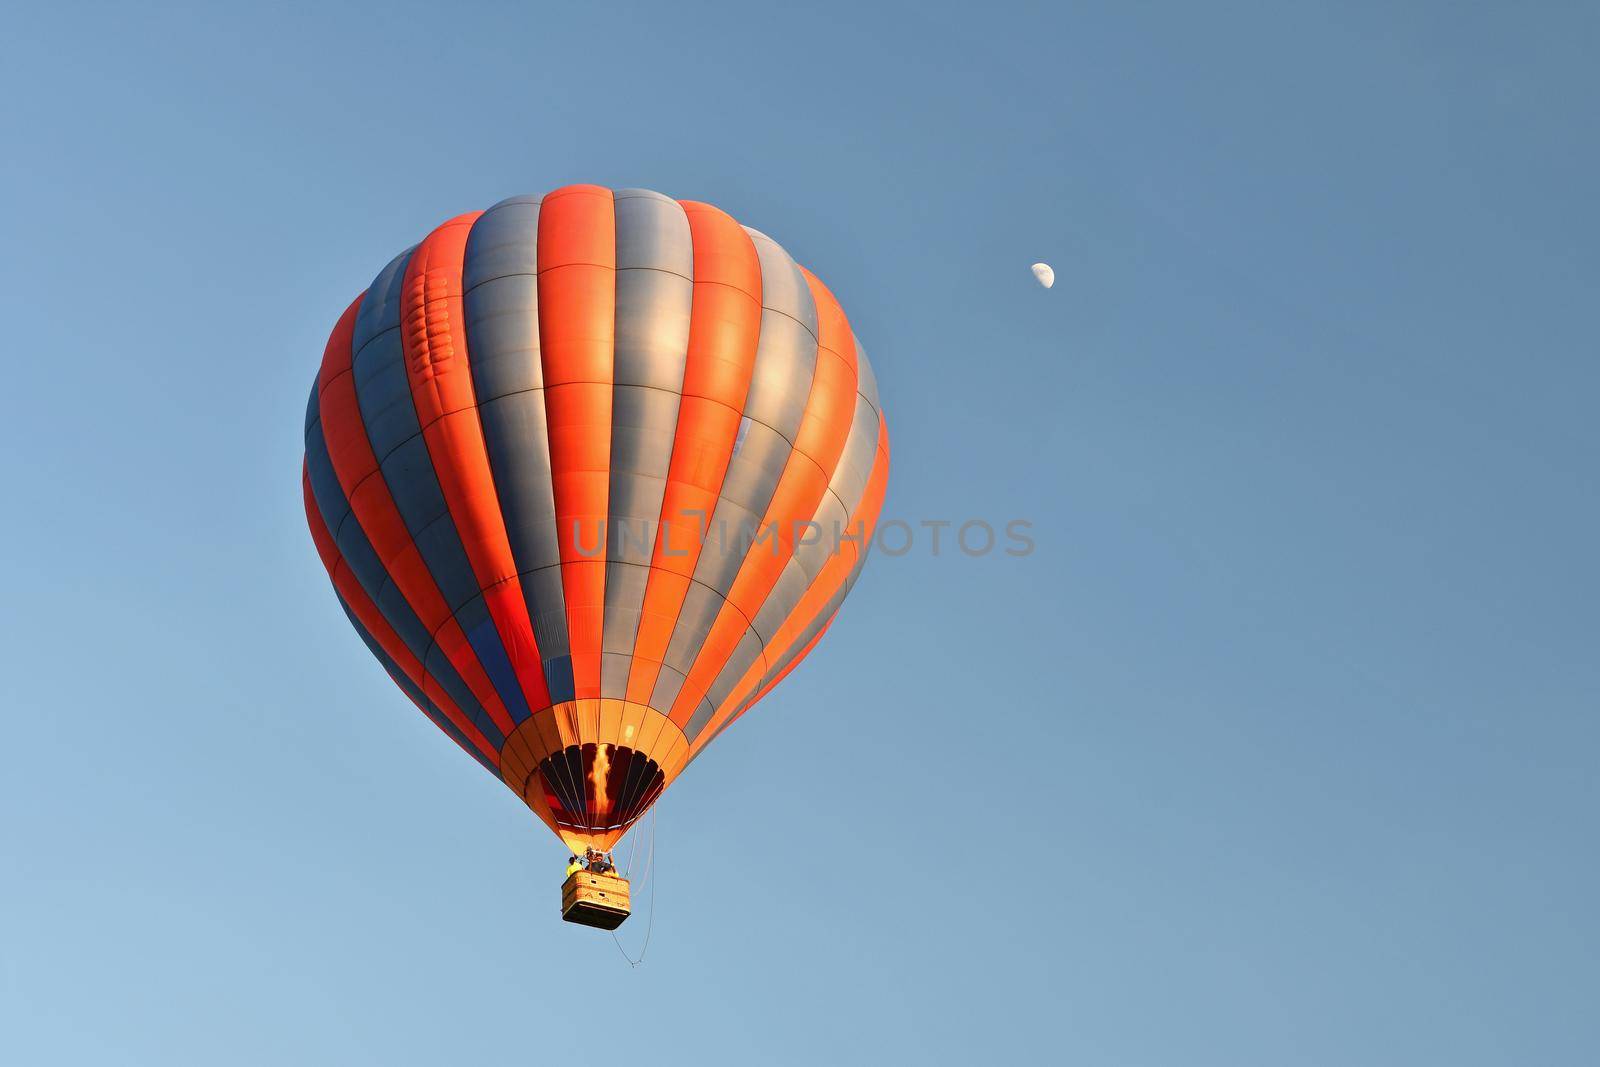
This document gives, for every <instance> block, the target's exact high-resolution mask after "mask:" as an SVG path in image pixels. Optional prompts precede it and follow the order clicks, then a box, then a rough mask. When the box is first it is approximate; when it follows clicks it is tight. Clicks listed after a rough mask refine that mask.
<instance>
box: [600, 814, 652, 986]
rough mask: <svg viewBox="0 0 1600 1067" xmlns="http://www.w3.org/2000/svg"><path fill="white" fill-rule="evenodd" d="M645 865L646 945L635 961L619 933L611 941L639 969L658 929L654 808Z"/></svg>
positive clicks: (630, 863)
mask: <svg viewBox="0 0 1600 1067" xmlns="http://www.w3.org/2000/svg"><path fill="white" fill-rule="evenodd" d="M633 848H634V852H635V853H637V852H638V849H639V840H638V838H635V839H634V842H633ZM644 864H645V872H644V877H643V878H642V879H641V880H640V886H641V887H642V886H643V885H644V884H645V883H646V882H648V883H649V885H650V912H649V915H648V916H647V918H646V921H645V928H644V944H643V945H641V946H640V947H639V958H638V959H633V958H632V957H630V956H629V955H628V950H627V949H625V948H623V947H622V939H621V938H620V937H618V936H617V932H616V931H615V930H613V931H611V940H612V941H613V942H615V944H616V946H617V951H618V952H620V953H622V958H623V959H625V960H627V961H628V966H629V967H632V968H637V967H638V966H639V965H640V964H641V963H643V962H644V956H645V953H646V952H649V951H650V935H651V934H652V933H654V932H655V928H656V880H655V870H656V809H655V807H654V806H652V807H651V808H650V847H649V848H648V849H647V850H646V851H645V861H644ZM628 874H629V875H632V874H633V857H632V856H630V857H629V858H628Z"/></svg>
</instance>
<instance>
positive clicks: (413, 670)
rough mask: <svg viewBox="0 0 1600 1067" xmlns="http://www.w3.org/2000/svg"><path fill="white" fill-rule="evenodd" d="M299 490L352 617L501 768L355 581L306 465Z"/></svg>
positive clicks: (496, 757) (484, 741)
mask: <svg viewBox="0 0 1600 1067" xmlns="http://www.w3.org/2000/svg"><path fill="white" fill-rule="evenodd" d="M300 489H301V493H302V495H303V496H304V498H305V506H306V523H307V524H308V525H309V526H310V527H311V540H312V541H314V542H315V543H316V546H317V555H319V556H321V557H322V565H323V567H325V568H327V571H328V577H329V578H330V579H332V580H333V587H334V588H335V589H337V590H338V592H339V595H340V596H341V597H343V598H344V602H345V603H346V604H348V605H349V606H350V611H351V613H352V614H354V615H355V617H356V618H357V619H359V620H361V625H362V626H364V627H366V629H367V632H368V633H369V634H371V635H372V637H373V640H375V641H377V642H378V647H379V648H382V649H383V650H384V652H386V653H388V655H389V658H390V659H392V660H393V661H394V662H395V665H396V666H397V667H399V668H400V670H401V671H402V672H403V673H404V674H405V676H406V677H407V678H409V679H410V680H411V681H412V683H413V684H415V685H416V686H417V688H418V689H421V690H422V691H423V693H424V694H425V695H426V696H427V698H428V699H429V700H431V701H433V703H434V706H435V707H437V708H438V709H439V710H440V711H442V712H443V713H444V715H445V717H446V718H448V719H449V720H450V722H451V723H452V724H453V725H454V726H455V728H456V729H457V730H460V731H461V735H462V736H463V737H465V738H466V739H467V740H469V741H471V742H472V746H473V747H474V748H476V749H477V750H478V751H479V752H481V753H483V754H484V755H485V756H487V757H488V759H489V762H490V763H492V764H493V765H494V766H496V767H498V766H500V753H499V752H498V751H497V750H496V749H495V747H494V745H493V744H491V743H490V742H489V739H488V738H486V737H484V736H483V734H482V733H481V732H479V730H478V728H477V727H476V726H474V725H473V724H472V721H471V720H470V719H468V718H467V717H466V716H465V715H463V714H462V713H461V709H460V708H458V707H456V705H455V702H454V701H452V700H451V699H450V696H449V694H447V693H446V692H445V691H444V689H443V688H441V687H440V685H439V683H438V682H436V681H434V678H433V675H431V674H429V673H428V672H427V671H426V670H425V669H424V668H423V666H422V664H421V662H419V661H418V659H417V657H416V656H414V655H412V654H411V650H410V649H409V648H407V647H406V645H405V642H404V641H402V640H400V635H399V634H397V633H395V632H394V630H393V628H391V627H390V625H389V623H388V620H386V619H385V618H384V617H383V613H382V612H380V611H379V610H378V606H377V605H376V604H374V603H373V602H372V598H370V597H369V596H367V592H366V590H364V589H362V588H361V583H360V582H359V581H357V580H356V576H355V574H354V573H353V572H352V571H351V570H350V566H349V564H347V563H346V562H345V561H344V557H343V556H341V555H340V554H339V549H338V547H337V546H336V545H335V544H334V543H333V535H332V534H330V533H329V532H328V524H327V523H325V522H323V520H322V509H321V508H319V507H317V501H316V498H315V497H314V496H313V495H312V492H311V476H310V475H309V474H308V473H307V471H306V468H305V464H304V463H302V464H301V468H300Z"/></svg>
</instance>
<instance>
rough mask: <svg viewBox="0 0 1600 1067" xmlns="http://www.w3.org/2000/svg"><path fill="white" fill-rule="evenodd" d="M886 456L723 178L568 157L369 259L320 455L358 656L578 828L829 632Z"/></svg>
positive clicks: (575, 836)
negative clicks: (653, 185) (669, 182)
mask: <svg viewBox="0 0 1600 1067" xmlns="http://www.w3.org/2000/svg"><path fill="white" fill-rule="evenodd" d="M888 471H889V442H888V432H887V429H886V423H885V421H884V417H883V413H882V411H881V410H880V408H879V404H878V394H877V387H876V384H875V382H874V380H873V376H872V370H871V368H870V366H869V364H868V362H867V357H866V354H865V353H864V352H863V351H862V349H861V345H860V343H859V342H858V341H857V339H856V338H855V336H854V334H853V333H852V332H851V329H850V323H849V321H848V320H847V319H846V318H845V314H844V312H843V310H842V309H841V308H840V306H839V304H838V303H837V302H836V301H835V300H834V297H833V295H832V294H831V293H830V292H829V291H828V290H827V288H826V287H824V286H823V284H822V283H821V282H819V281H818V280H817V279H816V278H815V277H814V276H812V275H811V274H810V273H809V272H808V271H806V270H805V268H803V267H800V266H798V265H797V264H796V263H795V262H794V261H793V260H792V259H791V258H790V257H789V255H788V254H787V253H786V252H785V251H784V250H783V249H782V248H781V247H779V246H778V244H777V243H776V242H774V241H773V240H772V239H771V238H769V237H767V236H765V235H764V234H761V233H758V232H757V231H755V230H752V229H749V228H747V227H741V226H740V225H739V224H738V223H737V222H735V221H734V220H733V219H732V218H731V217H729V216H728V215H726V214H724V213H723V212H721V211H719V210H717V209H716V208H714V207H711V206H710V205H707V204H700V203H694V202H690V201H677V200H673V199H671V198H669V197H666V196H662V195H660V194H659V193H653V192H649V191H646V190H641V189H624V190H617V191H615V192H613V191H612V190H610V189H605V188H601V187H598V186H592V185H575V186H568V187H565V188H562V189H557V190H556V191H554V192H552V193H549V194H547V195H545V196H543V197H537V196H522V197H513V198H512V199H510V200H505V201H502V202H501V203H499V204H496V205H495V206H494V207H492V208H490V209H489V210H487V211H483V212H474V213H472V214H468V215H462V216H460V217H458V218H454V219H451V220H450V221H448V222H446V223H444V224H443V225H442V226H440V227H439V228H438V229H436V230H434V231H433V232H432V233H430V234H428V235H427V236H426V237H424V238H423V240H422V241H421V243H419V244H417V245H416V246H415V247H413V248H410V249H408V250H406V251H405V252H402V253H401V254H400V255H399V256H397V257H395V259H394V260H393V261H392V262H390V263H389V265H388V266H386V267H385V268H384V269H383V270H382V271H380V272H379V274H378V276H377V277H376V278H375V279H374V280H373V282H372V284H371V285H370V286H369V287H368V288H367V290H366V292H365V293H363V294H362V295H361V296H360V297H358V298H357V299H356V300H355V302H354V303H352V304H351V305H350V307H349V308H348V309H347V310H346V311H345V313H344V314H343V315H342V316H341V317H340V319H339V321H338V324H337V325H336V326H335V327H334V330H333V335H332V336H331V337H330V338H329V339H328V345H327V350H326V351H325V352H324V354H323V359H322V368H321V371H320V373H319V374H318V376H317V382H316V386H315V388H314V389H313V390H312V394H311V403H310V407H309V409H308V411H307V415H306V453H305V468H304V478H303V481H304V488H305V504H306V515H307V519H308V521H309V523H310V526H311V535H312V537H313V539H314V540H315V542H316V546H317V550H318V552H319V553H320V554H321V557H322V561H323V563H324V565H326V567H327V570H328V574H329V576H330V577H331V578H332V579H333V585H334V588H335V590H336V591H337V593H338V596H339V600H340V602H341V604H342V606H343V607H344V610H345V613H346V614H347V615H348V616H349V617H350V621H351V624H352V625H353V626H354V627H355V629H356V632H357V633H358V634H360V636H361V639H362V640H363V641H364V642H365V643H366V645H367V647H368V648H369V649H370V650H371V652H372V654H373V655H374V656H375V657H377V659H378V661H379V662H380V663H382V664H383V666H384V669H385V670H387V671H388V672H389V675H390V676H391V677H392V678H393V679H394V681H395V684H396V685H398V686H399V687H400V689H401V690H402V691H404V692H405V694H406V695H407V696H408V697H410V698H411V700H412V701H413V702H414V703H415V704H416V705H417V706H418V707H419V708H420V709H421V710H422V711H423V713H424V714H426V715H427V716H428V717H429V718H430V719H432V720H433V722H434V723H435V724H436V725H437V726H438V727H439V728H440V729H441V730H443V731H444V732H445V733H446V734H448V735H449V736H450V737H451V738H452V739H453V740H454V741H455V742H456V743H457V744H458V745H460V746H461V747H462V748H463V749H465V750H466V751H467V752H468V753H469V754H470V755H472V756H473V757H474V758H475V759H477V760H478V762H479V763H481V764H483V765H484V766H485V767H486V768H488V769H489V770H490V771H492V772H494V773H495V774H496V775H498V776H499V777H500V778H501V779H502V780H503V781H504V782H505V783H506V785H507V786H508V787H510V789H511V790H512V791H513V792H515V793H516V794H517V795H518V796H520V797H522V799H523V800H524V801H525V802H526V803H527V805H528V806H529V807H530V808H531V809H532V810H533V811H534V812H535V813H536V814H537V815H538V816H539V817H540V818H541V819H542V820H544V822H545V823H546V824H548V825H549V826H550V827H551V828H552V829H553V830H555V831H556V832H557V833H559V834H560V835H561V836H562V837H563V838H564V839H565V840H566V841H567V842H568V844H569V845H571V846H572V847H573V848H574V849H579V850H581V849H582V848H585V847H595V848H601V849H604V848H609V847H610V846H611V845H612V844H613V843H615V841H616V839H617V838H618V837H620V836H621V835H622V833H623V831H625V830H626V829H627V827H628V826H629V825H630V824H631V823H632V822H633V821H634V820H636V819H637V818H638V817H639V816H640V815H641V814H642V813H643V812H644V811H645V810H646V809H647V808H649V806H650V805H651V804H652V803H653V802H654V801H655V799H656V798H657V797H658V796H659V795H660V793H661V791H662V790H663V789H664V788H666V786H667V785H668V784H669V783H671V782H672V780H673V779H674V778H675V777H676V776H677V775H678V773H679V772H680V771H681V770H682V769H683V767H684V766H685V764H686V763H687V762H688V761H689V760H690V759H692V758H693V757H694V756H695V755H696V754H697V753H699V752H700V751H701V750H702V749H703V748H704V746H705V745H706V744H707V743H708V742H709V741H710V740H711V739H712V738H713V737H715V736H716V735H717V734H718V732H719V731H721V730H722V729H723V728H724V727H726V726H727V725H728V724H729V723H730V722H732V721H733V720H734V719H736V718H737V717H738V716H739V715H741V714H743V712H744V711H745V710H746V709H748V708H749V707H750V706H751V705H752V704H754V703H755V702H756V701H757V700H759V699H760V698H761V697H762V696H763V695H765V694H766V693H767V692H768V691H769V690H770V689H771V688H772V687H773V686H774V685H776V684H777V683H778V682H779V681H780V680H781V679H782V678H783V677H784V675H786V674H787V673H788V672H789V671H790V670H792V669H793V668H794V666H795V665H796V664H797V663H798V662H799V661H800V660H801V659H802V658H804V656H805V655H806V654H807V653H808V652H810V650H811V649H812V648H813V647H814V646H815V645H816V643H817V641H818V639H819V638H820V637H821V636H822V633H823V631H825V630H826V629H827V627H828V624H829V623H830V622H831V621H832V619H833V617H834V614H835V613H836V612H837V611H838V609H839V605H840V603H841V602H842V601H843V600H844V597H845V595H846V594H847V593H848V592H849V590H850V588H851V586H852V585H853V584H854V582H855V580H856V578H857V575H858V574H859V573H860V571H861V567H862V564H863V563H864V562H865V559H866V551H865V549H866V545H867V543H868V541H869V539H870V537H871V534H872V530H873V525H874V523H875V522H876V520H877V517H878V512H879V508H880V506H881V504H882V501H883V494H884V487H885V483H886V481H887V478H888Z"/></svg>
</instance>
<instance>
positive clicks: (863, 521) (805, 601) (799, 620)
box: [695, 412, 889, 751]
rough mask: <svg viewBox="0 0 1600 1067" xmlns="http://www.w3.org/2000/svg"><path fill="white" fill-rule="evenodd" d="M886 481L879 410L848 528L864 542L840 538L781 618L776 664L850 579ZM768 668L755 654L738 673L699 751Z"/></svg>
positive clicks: (772, 648) (885, 435)
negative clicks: (873, 450) (872, 453)
mask: <svg viewBox="0 0 1600 1067" xmlns="http://www.w3.org/2000/svg"><path fill="white" fill-rule="evenodd" d="M888 485H889V426H888V423H887V422H886V421H885V420H884V417H883V415H882V413H881V412H880V413H879V415H878V447H877V455H876V458H875V459H874V460H873V464H872V473H871V474H870V475H869V476H868V477H867V485H866V489H865V490H864V491H863V492H862V494H861V501H860V503H859V504H857V505H856V511H855V514H853V515H851V516H850V525H849V529H848V531H847V532H849V533H851V534H852V535H854V534H855V533H856V532H857V527H858V526H859V528H860V534H861V537H862V541H861V543H860V544H859V545H858V544H857V543H856V542H854V541H845V542H842V543H841V545H840V548H839V552H838V553H837V554H836V555H834V556H833V557H832V558H831V559H829V560H828V562H827V563H825V564H823V567H822V571H821V572H820V573H819V574H818V575H817V577H816V580H815V581H813V582H812V583H811V586H810V588H808V589H807V590H806V592H805V595H804V596H802V597H801V598H800V603H798V604H796V605H795V608H794V611H792V612H790V613H789V617H788V618H787V619H785V620H784V621H783V624H782V625H780V626H779V627H778V630H777V632H776V633H775V634H773V635H772V641H771V642H770V643H769V644H768V645H767V650H766V656H765V660H766V663H768V664H770V663H775V662H777V661H778V660H780V659H782V658H783V656H784V654H785V653H786V652H787V651H788V649H789V647H790V646H791V645H793V644H794V643H795V641H796V640H798V639H799V637H800V635H801V634H802V633H804V632H805V628H806V627H807V626H809V625H810V624H811V622H812V621H813V620H814V619H815V618H816V617H817V615H818V614H819V613H820V612H821V611H823V609H825V608H826V607H827V606H828V601H830V600H832V599H833V595H834V594H835V593H837V592H838V591H839V589H840V587H842V586H843V585H844V583H845V582H846V581H847V580H848V579H849V577H850V572H851V570H853V569H854V567H855V562H856V560H857V558H859V555H860V553H861V551H862V550H863V548H864V546H865V545H868V544H871V542H872V534H873V531H874V530H876V529H877V524H878V516H879V514H880V513H881V512H882V510H883V496H884V492H885V490H886V489H887V488H888ZM815 646H816V643H815V642H812V643H811V644H810V645H808V646H807V647H806V648H805V650H804V651H803V652H802V654H801V655H800V656H798V657H796V659H795V662H796V663H798V662H799V661H800V660H801V659H804V658H805V656H806V655H808V654H809V653H810V651H811V649H812V648H814V647H815ZM791 666H792V665H791ZM767 669H768V668H767V667H766V666H764V665H763V662H762V660H761V659H757V660H756V662H755V663H753V664H752V665H751V666H750V669H749V670H747V671H745V673H744V677H742V678H740V679H739V683H738V684H737V685H735V686H734V687H733V689H732V691H730V692H729V694H728V698H727V699H726V700H724V701H723V702H722V704H721V705H720V706H718V708H717V710H716V711H715V713H713V714H712V716H711V721H710V722H708V723H707V724H706V725H705V727H704V728H702V729H701V731H700V733H699V734H697V735H696V737H695V750H696V751H699V750H700V749H702V748H704V747H705V746H706V745H707V744H708V743H709V742H710V741H711V739H712V738H713V737H715V736H716V734H717V731H718V730H720V729H721V728H722V723H723V720H725V719H727V718H729V717H730V716H732V717H734V718H737V717H738V716H739V715H743V714H744V713H745V711H747V710H749V708H750V707H752V706H754V704H755V702H756V701H757V700H759V699H761V697H763V696H765V695H766V694H767V693H768V692H770V691H771V689H772V686H771V685H769V686H766V687H763V688H762V689H761V690H760V692H759V693H756V694H755V695H753V696H749V697H748V699H746V695H747V694H750V693H751V692H752V690H754V689H756V687H757V686H758V685H759V684H760V681H761V677H762V675H763V674H765V673H766V671H767ZM776 684H777V683H776V681H774V682H773V685H776Z"/></svg>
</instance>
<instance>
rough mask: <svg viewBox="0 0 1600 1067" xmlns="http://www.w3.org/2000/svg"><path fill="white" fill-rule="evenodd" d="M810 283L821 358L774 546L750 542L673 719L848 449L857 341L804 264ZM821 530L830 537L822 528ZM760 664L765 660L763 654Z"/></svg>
mask: <svg viewBox="0 0 1600 1067" xmlns="http://www.w3.org/2000/svg"><path fill="white" fill-rule="evenodd" d="M800 269H801V272H802V273H803V274H804V275H805V278H806V282H807V284H808V285H810V287H811V296H812V299H813V301H814V302H815V304H816V307H817V327H818V328H817V342H818V346H817V363H816V370H815V372H814V373H813V375H812V378H811V391H810V392H809V393H808V394H807V395H806V406H805V414H804V416H803V417H802V418H801V420H800V429H799V431H798V432H797V433H796V434H795V445H794V451H792V452H791V453H790V454H789V459H788V462H787V463H786V464H785V465H784V468H783V474H782V476H780V477H779V479H778V485H777V488H776V489H775V490H774V491H773V494H772V500H771V501H770V502H769V503H768V505H767V511H766V514H765V515H763V516H762V519H761V526H760V529H761V530H762V531H763V532H766V531H768V530H770V531H772V532H773V535H774V537H773V541H772V547H771V548H770V549H768V548H766V547H763V548H760V549H752V550H751V552H750V554H749V555H747V556H746V557H745V559H744V562H743V563H742V564H740V565H739V573H738V576H737V577H735V578H734V581H733V585H732V587H731V588H729V590H728V599H727V601H726V603H724V604H723V605H722V608H721V610H720V611H718V612H717V618H716V621H715V622H714V623H713V624H712V626H711V632H710V633H708V634H707V635H706V639H705V642H704V643H703V644H702V645H701V646H700V652H699V654H698V656H697V657H696V658H695V661H694V666H693V667H692V668H691V669H690V671H689V677H688V680H687V681H685V682H684V684H683V688H682V689H681V690H679V692H678V697H677V700H676V701H674V702H673V705H672V715H671V718H672V721H673V722H675V723H677V724H678V725H679V726H680V727H681V726H684V725H686V724H687V723H688V721H689V720H690V719H691V718H692V717H693V716H694V712H695V709H696V708H697V707H699V705H700V701H701V700H702V699H704V698H705V695H706V692H707V691H708V690H709V689H710V688H711V686H712V685H714V684H715V683H716V680H717V675H718V674H720V673H721V671H722V669H723V667H724V666H726V665H727V662H728V657H730V656H731V655H733V651H734V649H735V648H737V647H738V645H739V641H740V639H741V638H742V637H744V633H745V630H746V629H747V628H748V626H749V620H751V619H754V618H755V617H756V614H757V613H758V612H760V610H761V605H762V604H763V603H764V602H765V601H766V599H767V595H768V594H769V593H771V592H772V587H773V586H774V585H776V584H777V583H778V578H779V577H780V576H781V575H782V574H783V568H784V567H785V566H786V565H787V564H788V562H789V559H790V558H791V557H792V556H793V555H794V549H795V543H796V539H797V537H798V536H805V535H806V534H807V533H808V532H809V531H808V530H807V528H806V527H804V526H803V525H802V524H803V523H806V522H809V521H810V520H811V518H812V517H813V516H814V515H816V513H817V507H818V505H819V504H821V503H822V497H823V494H824V493H826V492H827V491H828V482H829V481H830V480H831V478H832V477H833V472H834V470H835V468H837V467H838V465H839V457H840V456H842V455H843V454H844V446H845V441H846V439H847V438H848V437H849V436H850V426H851V423H852V422H853V421H854V419H855V412H856V373H857V372H856V344H855V335H854V334H853V333H852V332H851V330H850V322H849V320H848V319H846V318H845V314H844V311H843V309H841V308H840V307H839V302H838V301H837V300H835V299H834V298H833V294H832V293H830V292H829V291H828V288H827V286H825V285H823V284H822V283H821V282H819V281H818V280H817V279H816V278H815V277H814V276H813V275H812V273H811V272H810V271H808V270H806V269H805V268H804V267H802V268H800ZM822 536H828V532H826V531H825V532H824V533H823V534H822ZM757 662H758V663H760V662H762V660H761V659H760V658H758V659H757Z"/></svg>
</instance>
